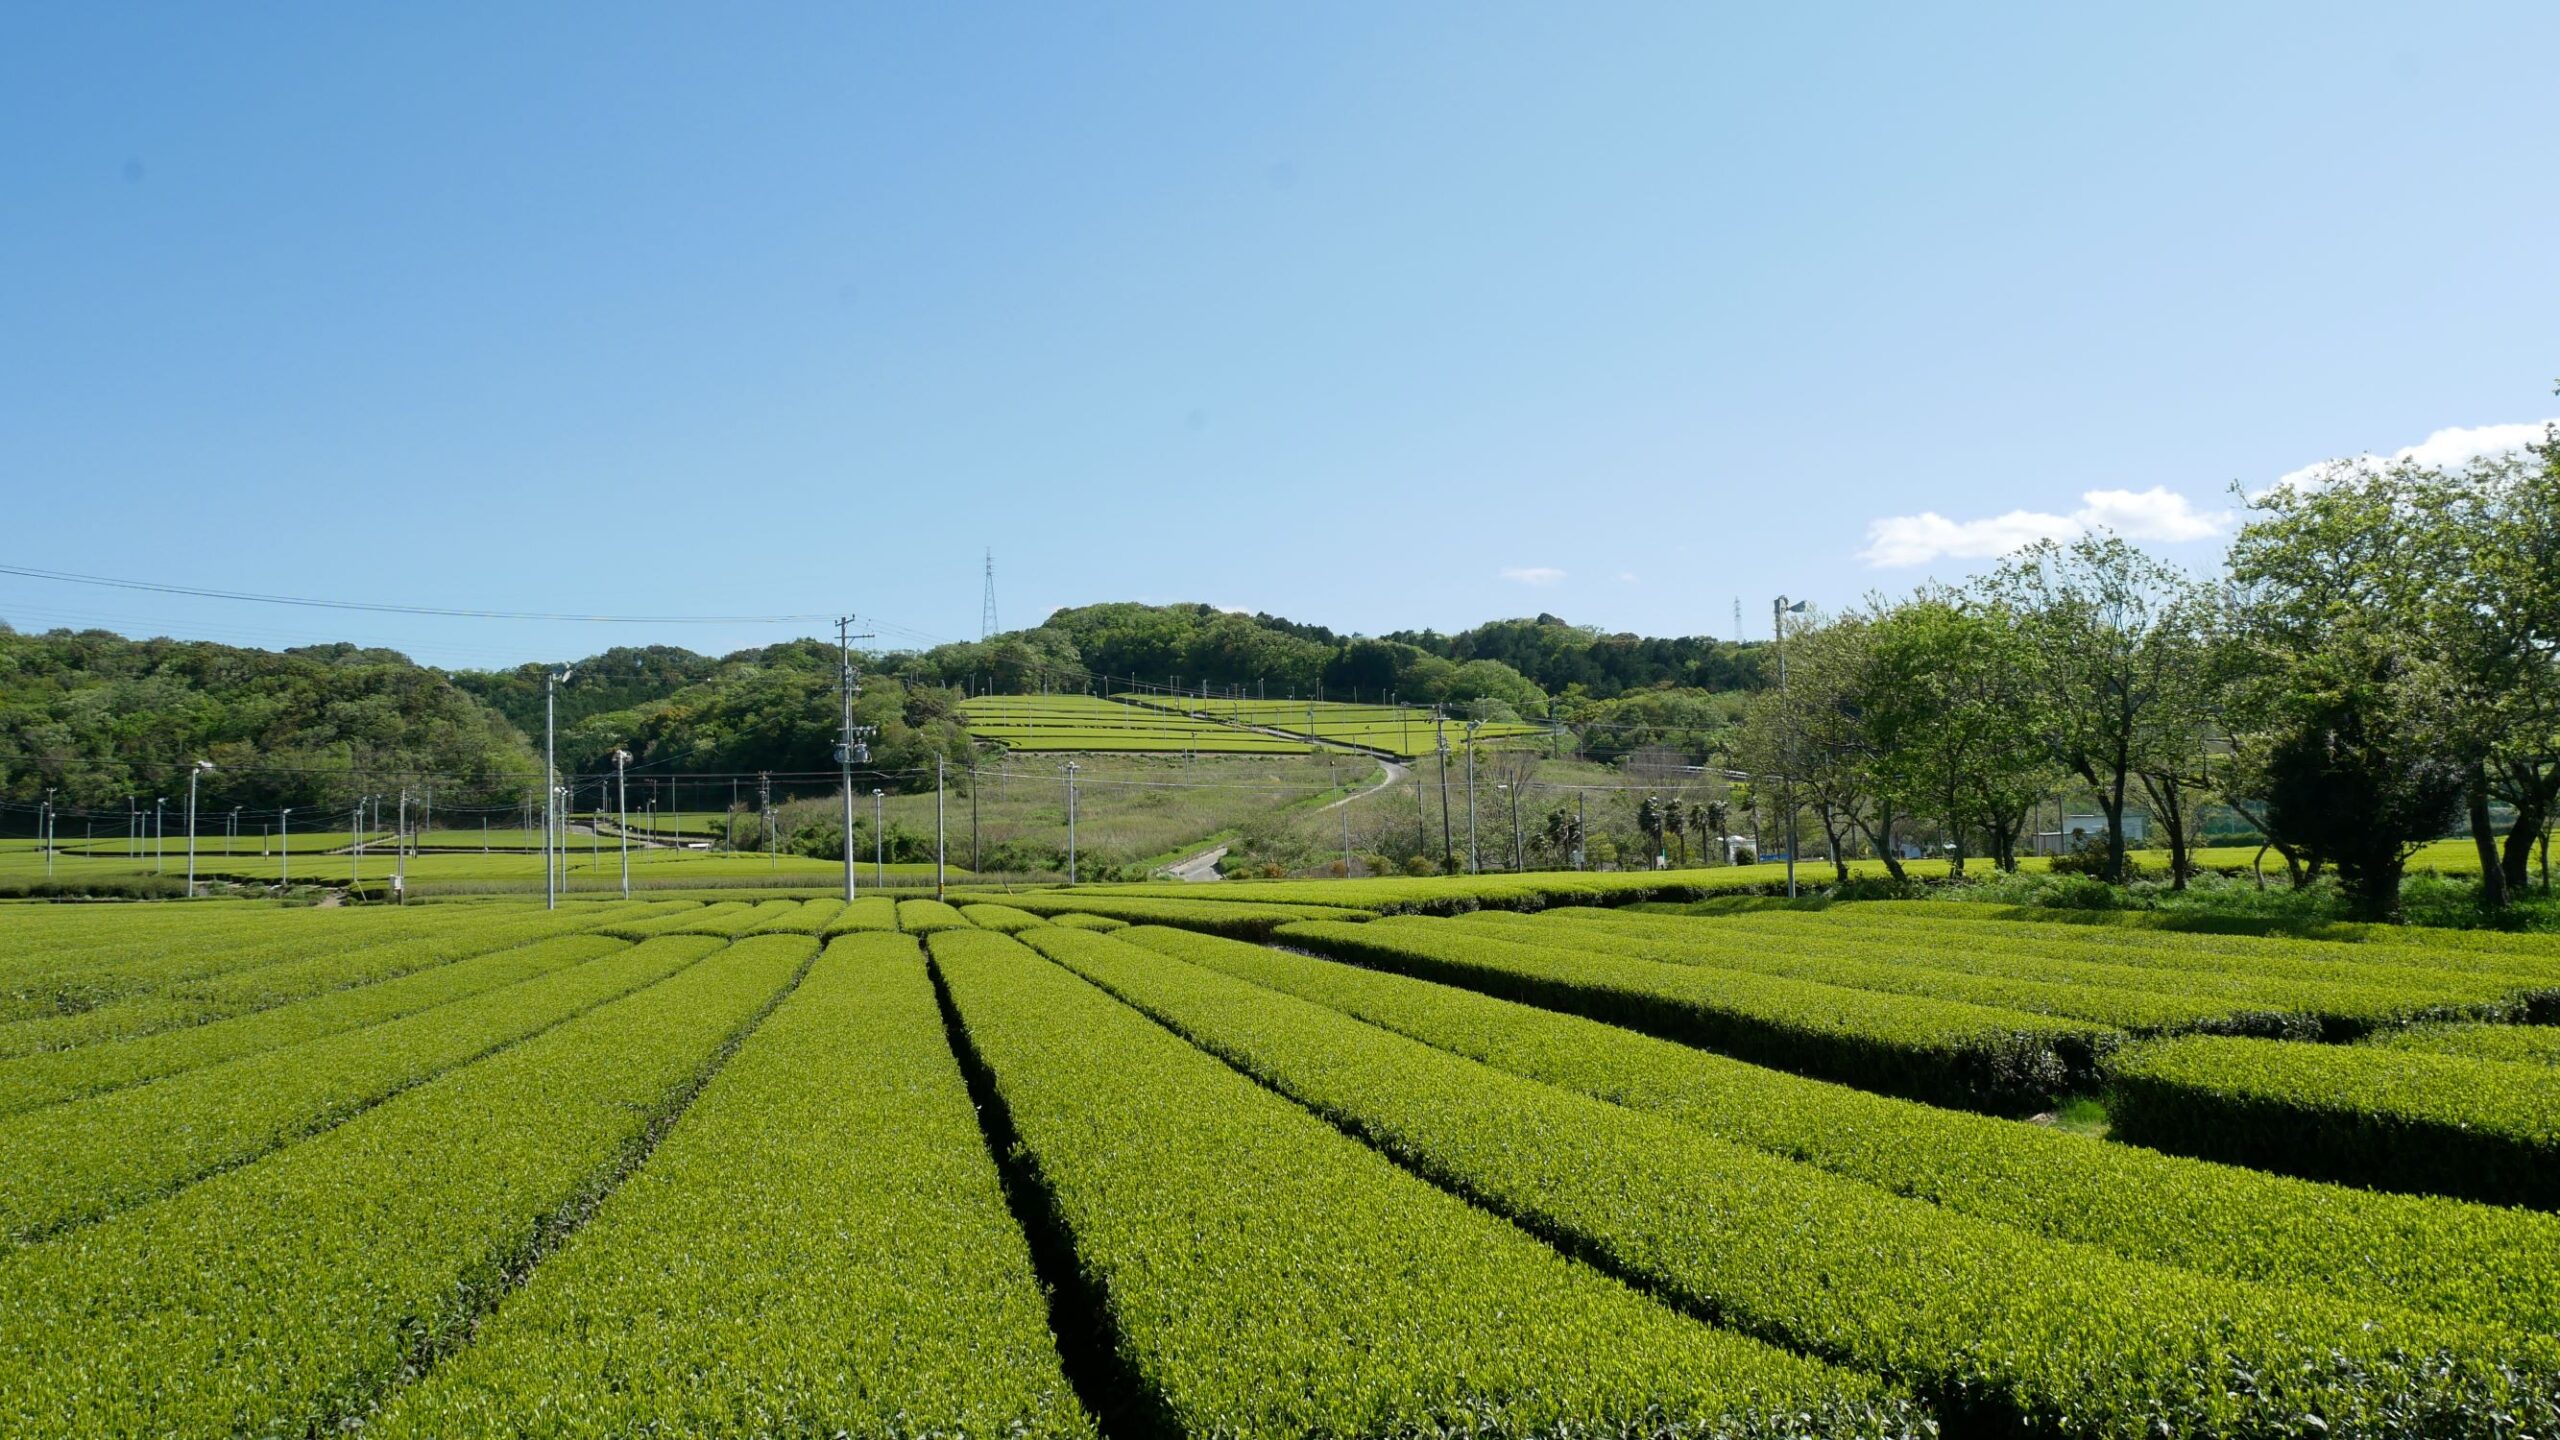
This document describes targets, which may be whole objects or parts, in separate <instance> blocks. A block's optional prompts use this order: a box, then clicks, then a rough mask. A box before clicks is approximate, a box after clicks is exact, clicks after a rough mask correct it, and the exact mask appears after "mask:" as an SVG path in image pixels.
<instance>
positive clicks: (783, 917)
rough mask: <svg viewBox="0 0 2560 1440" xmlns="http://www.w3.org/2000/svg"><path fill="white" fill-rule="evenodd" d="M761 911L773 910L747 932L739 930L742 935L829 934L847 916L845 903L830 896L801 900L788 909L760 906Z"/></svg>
mask: <svg viewBox="0 0 2560 1440" xmlns="http://www.w3.org/2000/svg"><path fill="white" fill-rule="evenodd" d="M758 908H759V910H760V911H770V912H771V913H766V914H759V915H758V916H757V918H756V921H755V923H754V924H752V925H749V926H748V927H747V928H746V929H744V930H741V931H739V932H738V933H739V934H741V935H817V934H822V933H824V932H825V930H826V928H827V926H828V925H830V924H831V923H833V922H834V920H835V918H836V916H837V915H839V914H842V913H843V911H844V902H843V901H842V900H838V899H835V898H833V897H826V898H822V899H816V900H801V901H798V902H795V903H791V904H789V905H788V908H784V909H778V910H777V909H774V908H773V907H771V906H760V907H758Z"/></svg>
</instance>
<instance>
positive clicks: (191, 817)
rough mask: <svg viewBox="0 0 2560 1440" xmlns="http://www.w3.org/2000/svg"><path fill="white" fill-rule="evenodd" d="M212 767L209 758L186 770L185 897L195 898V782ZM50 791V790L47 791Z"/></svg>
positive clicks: (48, 869)
mask: <svg viewBox="0 0 2560 1440" xmlns="http://www.w3.org/2000/svg"><path fill="white" fill-rule="evenodd" d="M212 768H213V762H212V761H210V760H199V761H197V762H196V763H195V766H194V768H192V769H190V770H188V771H187V898H188V899H190V900H193V899H194V898H196V782H197V781H198V780H201V779H203V778H204V773H205V772H206V771H208V770H210V769H212ZM48 793H50V792H48ZM45 873H46V874H48V875H50V874H52V873H53V860H52V856H51V855H50V854H49V853H48V855H47V856H46V858H45Z"/></svg>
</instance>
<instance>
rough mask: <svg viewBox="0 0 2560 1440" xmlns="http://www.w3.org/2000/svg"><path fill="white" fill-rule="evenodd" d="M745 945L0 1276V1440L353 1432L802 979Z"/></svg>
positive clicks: (792, 967) (780, 946)
mask: <svg viewBox="0 0 2560 1440" xmlns="http://www.w3.org/2000/svg"><path fill="white" fill-rule="evenodd" d="M816 949H817V947H816V945H815V944H814V943H812V942H810V941H808V940H803V939H798V938H795V937H790V936H769V937H764V938H760V939H755V940H747V941H742V942H740V943H738V944H736V945H732V946H729V947H728V948H727V949H725V950H723V951H721V952H720V954H719V955H718V957H717V958H715V959H712V960H709V961H706V962H705V963H702V964H698V965H695V966H693V967H691V968H690V969H688V970H686V971H684V972H683V973H681V974H679V975H677V976H675V977H674V978H672V979H670V980H667V981H665V982H664V983H662V984H658V985H653V986H651V987H649V988H648V989H646V990H642V991H640V992H639V993H637V994H635V995H632V996H629V997H627V998H625V999H622V1000H618V1001H615V1002H614V1003H612V1004H610V1005H605V1006H601V1007H599V1008H597V1009H595V1010H592V1011H590V1012H588V1013H587V1014H586V1015H584V1016H581V1017H580V1018H578V1019H576V1020H573V1021H571V1022H569V1023H568V1024H565V1025H560V1026H557V1027H555V1028H553V1029H552V1030H550V1031H548V1032H546V1033H544V1034H542V1035H541V1036H538V1037H536V1038H535V1039H532V1040H529V1041H527V1042H525V1043H524V1044H521V1045H517V1046H515V1047H513V1048H511V1049H508V1050H506V1051H504V1052H502V1053H500V1054H497V1055H494V1056H491V1057H490V1058H489V1059H487V1060H484V1061H481V1062H480V1063H479V1064H476V1065H470V1066H466V1067H464V1068H463V1069H461V1070H459V1071H456V1072H454V1073H452V1074H449V1075H446V1076H444V1077H443V1078H441V1079H438V1080H435V1081H433V1082H431V1083H429V1084H425V1085H421V1086H418V1087H417V1088H416V1089H413V1090H410V1091H408V1092H406V1093H404V1094H402V1095H400V1096H399V1097H397V1098H396V1099H393V1100H391V1101H390V1102H388V1103H386V1104H383V1105H379V1106H376V1107H375V1108H374V1109H372V1110H369V1111H367V1112H365V1113H364V1114H362V1115H359V1116H357V1117H355V1118H354V1119H352V1120H349V1121H348V1122H347V1123H345V1124H343V1125H340V1126H338V1127H336V1128H335V1129H333V1130H331V1131H329V1132H328V1133H327V1134H325V1135H321V1136H319V1137H317V1138H315V1139H312V1140H309V1141H307V1142H305V1143H303V1144H300V1145H294V1146H290V1147H287V1148H286V1149H284V1150H281V1151H279V1152H277V1153H276V1154H274V1155H271V1156H268V1157H267V1158H266V1159H264V1160H262V1161H260V1162H258V1163H257V1164H254V1165H247V1166H243V1167H241V1168H239V1169H237V1170H232V1171H228V1172H226V1173H224V1174H221V1175H218V1176H215V1177H213V1178H211V1179H207V1180H204V1181H201V1182H199V1183H197V1184H195V1185H192V1186H190V1187H188V1188H187V1189H185V1190H183V1191H181V1192H179V1193H178V1194H176V1195H174V1196H171V1197H170V1198H168V1199H166V1200H164V1201H161V1202H159V1203H157V1204H153V1205H146V1206H143V1207H141V1208H139V1209H135V1210H130V1211H127V1212H125V1213H124V1214H122V1215H119V1216H116V1217H114V1218H112V1219H110V1220H107V1221H105V1222H103V1223H100V1224H97V1225H92V1226H87V1227H84V1228H82V1229H79V1230H76V1231H73V1232H71V1233H69V1234H67V1235H64V1236H61V1237H59V1238H58V1239H55V1240H51V1241H47V1242H45V1243H43V1244H39V1245H34V1246H29V1247H27V1248H25V1249H22V1250H20V1251H18V1252H17V1253H16V1254H14V1255H12V1256H10V1257H8V1258H7V1260H6V1261H5V1262H0V1334H5V1335H7V1336H8V1337H9V1344H8V1346H7V1347H6V1349H5V1351H0V1433H6V1434H11V1435H78V1436H83V1437H121V1436H180V1435H186V1436H193V1435H203V1436H216V1435H302V1434H322V1433H334V1432H338V1431H342V1430H345V1429H348V1428H350V1426H351V1424H352V1422H354V1421H355V1420H357V1419H358V1418H359V1417H361V1416H362V1415H363V1414H364V1413H366V1412H367V1411H369V1410H370V1409H371V1408H372V1407H373V1405H374V1403H375V1402H376V1401H377V1400H378V1398H379V1397H380V1396H381V1395H382V1394H384V1393H385V1392H386V1391H387V1390H388V1389H390V1388H391V1387H392V1386H394V1385H396V1384H398V1383H400V1382H401V1381H402V1379H403V1378H404V1376H406V1375H407V1374H409V1373H412V1372H413V1370H414V1368H415V1367H417V1366H419V1365H421V1364H422V1363H424V1362H425V1361H426V1360H428V1359H430V1358H432V1357H433V1356H434V1355H436V1354H437V1353H439V1352H441V1351H442V1350H445V1349H447V1348H450V1347H452V1346H454V1345H457V1344H459V1343H460V1342H462V1341H463V1340H464V1339H466V1338H467V1337H468V1335H469V1333H470V1329H471V1327H472V1325H473V1324H474V1322H476V1321H477V1320H478V1319H479V1317H480V1315H481V1314H482V1313H483V1312H485V1311H486V1310H488V1309H489V1308H490V1307H492V1306H493V1305H495V1304H496V1302H497V1300H498V1298H499V1297H500V1296H501V1295H502V1294H503V1293H504V1292H505V1291H506V1289H507V1288H508V1287H509V1286H510V1284H511V1283H512V1279H511V1277H512V1276H514V1275H515V1274H516V1273H518V1272H519V1270H520V1269H521V1268H522V1267H523V1266H524V1265H526V1264H527V1263H528V1262H529V1261H530V1260H531V1259H532V1258H534V1257H536V1256H538V1255H539V1254H540V1253H541V1252H542V1251H543V1250H544V1249H545V1248H546V1247H547V1245H548V1244H549V1243H551V1241H552V1240H553V1239H554V1238H555V1237H556V1235H557V1234H558V1232H559V1231H560V1229H561V1228H562V1227H563V1226H567V1225H574V1224H575V1222H576V1221H577V1219H578V1218H579V1216H580V1215H581V1214H582V1213H583V1211H584V1209H585V1208H586V1207H587V1206H588V1205H590V1204H591V1203H592V1202H593V1201H594V1200H595V1199H596V1198H597V1197H598V1196H599V1195H601V1194H603V1193H605V1192H606V1191H608V1190H609V1189H610V1188H611V1187H612V1185H613V1184H614V1183H615V1182H616V1180H617V1179H618V1177H619V1176H620V1175H621V1174H622V1173H623V1172H624V1170H625V1169H626V1168H628V1167H629V1166H630V1165H631V1164H632V1163H633V1162H634V1161H635V1160H636V1159H637V1158H638V1157H639V1156H640V1155H641V1154H642V1153H643V1150H644V1147H645V1145H646V1143H647V1139H648V1136H649V1135H650V1133H651V1131H652V1129H653V1128H654V1127H655V1126H657V1125H659V1124H660V1123H662V1122H663V1121H664V1119H665V1118H666V1117H668V1116H669V1115H671V1114H673V1113H675V1112H677V1111H678V1110H680V1109H681V1107H682V1105H683V1103H684V1101H685V1100H686V1099H687V1098H688V1097H689V1096H690V1094H691V1093H692V1091H693V1089H694V1087H695V1086H696V1085H698V1084H699V1083H700V1081H701V1080H702V1079H703V1078H704V1077H705V1075H706V1074H707V1073H708V1071H709V1070H710V1069H711V1068H713V1067H714V1066H716V1064H717V1062H718V1060H719V1057H720V1056H721V1054H722V1052H723V1050H724V1047H725V1046H726V1045H727V1044H728V1043H729V1042H730V1041H732V1040H733V1039H734V1038H735V1037H736V1036H737V1035H739V1034H740V1033H741V1032H742V1031H744V1030H745V1029H746V1028H747V1027H749V1026H751V1025H752V1024H753V1022H754V1020H755V1019H756V1017H757V1016H758V1015H759V1014H761V1013H762V1012H763V1011H764V1010H765V1009H766V1008H767V1007H768V1006H769V1005H770V1004H771V1003H772V1002H773V1000H774V999H775V997H776V996H777V995H779V994H781V993H782V992H783V991H784V990H785V988H786V987H788V986H789V985H790V983H791V982H792V980H793V978H794V977H795V976H796V975H797V974H798V973H799V972H800V970H801V969H802V968H803V967H804V966H805V965H806V964H807V963H808V961H809V959H810V958H811V957H812V956H813V955H814V954H815V953H816Z"/></svg>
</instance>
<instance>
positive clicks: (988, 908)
mask: <svg viewBox="0 0 2560 1440" xmlns="http://www.w3.org/2000/svg"><path fill="white" fill-rule="evenodd" d="M960 916H961V918H962V919H964V920H967V921H968V922H969V923H970V924H972V925H975V926H977V927H978V928H979V929H981V930H993V931H994V932H996V933H997V934H999V935H1017V934H1020V933H1021V932H1023V931H1025V930H1032V929H1037V928H1038V927H1040V926H1042V925H1046V924H1048V923H1049V922H1048V921H1046V920H1044V919H1042V918H1040V917H1039V916H1037V915H1034V914H1032V913H1031V912H1030V911H1028V910H1017V909H1015V908H1014V907H1012V906H1010V905H968V904H964V905H962V906H961V907H960Z"/></svg>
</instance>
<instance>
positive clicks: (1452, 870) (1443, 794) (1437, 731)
mask: <svg viewBox="0 0 2560 1440" xmlns="http://www.w3.org/2000/svg"><path fill="white" fill-rule="evenodd" d="M1431 730H1432V734H1433V735H1434V736H1435V737H1436V738H1437V739H1438V741H1439V745H1440V873H1441V874H1443V875H1454V874H1456V873H1458V850H1457V846H1456V845H1455V844H1454V843H1453V842H1452V841H1451V839H1450V836H1449V717H1448V716H1446V715H1444V714H1442V713H1441V711H1440V709H1439V707H1438V706H1433V707H1432V710H1431Z"/></svg>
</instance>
